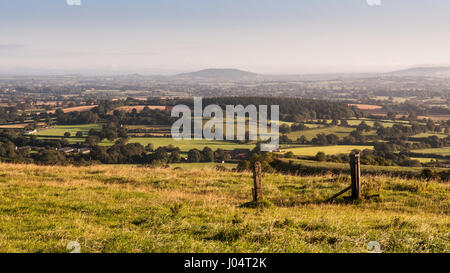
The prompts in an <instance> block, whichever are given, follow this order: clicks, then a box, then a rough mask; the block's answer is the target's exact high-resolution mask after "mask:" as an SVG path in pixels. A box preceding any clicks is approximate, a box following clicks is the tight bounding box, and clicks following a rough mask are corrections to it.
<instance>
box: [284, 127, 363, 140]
mask: <svg viewBox="0 0 450 273" xmlns="http://www.w3.org/2000/svg"><path fill="white" fill-rule="evenodd" d="M354 130H355V129H354V128H348V127H342V126H331V127H326V128H317V129H311V130H304V131H294V132H291V133H288V134H287V136H288V137H289V138H290V139H292V140H296V139H297V138H299V137H301V136H305V137H306V139H308V140H311V139H313V138H315V137H316V135H318V134H325V135H329V134H335V135H337V136H338V137H340V138H342V137H346V136H348V135H349V134H350V132H352V131H354Z"/></svg>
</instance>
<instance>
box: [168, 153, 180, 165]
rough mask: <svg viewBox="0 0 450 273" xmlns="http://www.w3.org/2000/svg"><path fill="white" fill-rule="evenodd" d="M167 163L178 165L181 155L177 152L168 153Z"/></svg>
mask: <svg viewBox="0 0 450 273" xmlns="http://www.w3.org/2000/svg"><path fill="white" fill-rule="evenodd" d="M169 161H170V162H171V163H179V162H181V155H180V153H179V152H178V151H173V152H172V153H170V157H169Z"/></svg>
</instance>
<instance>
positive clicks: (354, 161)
mask: <svg viewBox="0 0 450 273" xmlns="http://www.w3.org/2000/svg"><path fill="white" fill-rule="evenodd" d="M359 159H360V153H359V152H358V153H354V154H353V153H352V154H350V174H351V176H352V185H351V187H352V199H359V197H360V195H361V167H360V160H359Z"/></svg>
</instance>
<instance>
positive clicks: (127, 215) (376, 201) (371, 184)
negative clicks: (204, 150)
mask: <svg viewBox="0 0 450 273" xmlns="http://www.w3.org/2000/svg"><path fill="white" fill-rule="evenodd" d="M187 165H189V164H183V166H187ZM229 167H230V166H228V165H225V167H224V168H220V169H221V170H220V171H219V170H216V168H215V167H214V165H213V164H206V165H204V166H202V165H201V164H196V165H194V166H193V167H192V168H184V167H180V166H171V167H170V168H149V167H146V166H138V165H96V166H89V167H72V166H65V167H62V166H36V165H31V164H30V165H22V164H4V163H2V164H0V197H1V198H0V252H69V250H67V248H66V247H67V244H68V243H69V242H72V241H76V242H78V243H79V244H80V246H81V252H293V253H300V252H367V251H368V250H367V244H368V242H370V241H377V242H379V243H380V245H381V250H382V251H383V252H448V251H449V250H450V243H449V239H450V234H449V231H450V221H449V220H450V218H449V213H450V210H449V209H450V207H449V205H450V198H449V191H450V187H449V184H448V183H443V182H439V181H432V180H431V181H426V180H408V179H402V178H393V177H389V176H381V175H378V176H368V175H364V174H363V179H362V183H363V191H362V192H363V196H365V198H363V199H362V200H361V201H358V202H351V201H347V200H346V199H345V198H344V197H340V198H338V199H337V200H335V202H333V203H325V202H324V200H326V199H327V198H328V197H330V196H332V195H333V194H335V193H337V192H339V191H340V190H342V189H343V188H345V187H347V186H348V185H349V183H350V182H349V177H347V176H343V175H339V176H338V175H332V174H327V175H321V176H303V177H298V176H287V175H281V174H267V173H266V174H264V176H263V193H264V197H265V199H266V200H267V201H266V202H264V206H260V207H257V208H252V207H248V206H246V205H245V204H246V203H247V202H249V201H250V200H251V188H252V187H253V182H252V174H251V173H248V172H232V171H230V170H229ZM227 168H228V169H227ZM374 194H379V196H378V197H372V198H369V197H370V196H373V195H374Z"/></svg>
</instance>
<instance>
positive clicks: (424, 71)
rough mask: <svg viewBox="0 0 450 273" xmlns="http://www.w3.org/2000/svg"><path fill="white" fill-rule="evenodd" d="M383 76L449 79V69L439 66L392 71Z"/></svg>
mask: <svg viewBox="0 0 450 273" xmlns="http://www.w3.org/2000/svg"><path fill="white" fill-rule="evenodd" d="M385 75H389V76H398V77H442V78H449V77H450V67H448V66H441V67H437V66H435V67H413V68H409V69H404V70H398V71H393V72H389V73H385Z"/></svg>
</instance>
